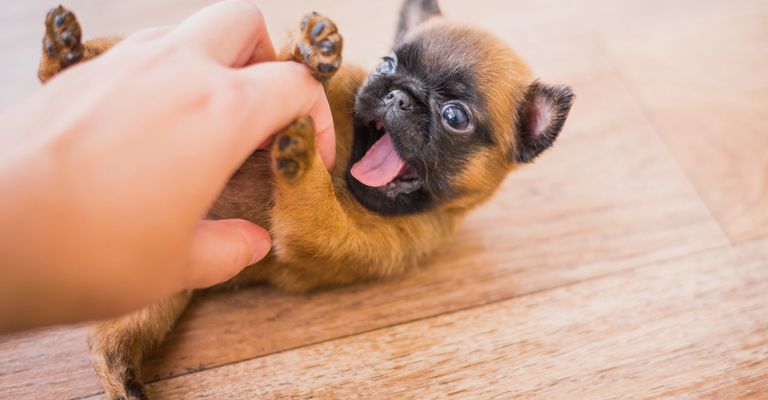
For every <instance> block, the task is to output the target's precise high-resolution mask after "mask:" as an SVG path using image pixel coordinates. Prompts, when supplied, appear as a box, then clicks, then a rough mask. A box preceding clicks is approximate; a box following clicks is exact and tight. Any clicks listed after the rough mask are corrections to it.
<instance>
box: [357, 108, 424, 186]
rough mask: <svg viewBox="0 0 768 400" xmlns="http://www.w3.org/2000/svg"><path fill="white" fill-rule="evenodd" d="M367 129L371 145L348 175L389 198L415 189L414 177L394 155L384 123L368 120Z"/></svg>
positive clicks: (417, 179) (398, 156)
mask: <svg viewBox="0 0 768 400" xmlns="http://www.w3.org/2000/svg"><path fill="white" fill-rule="evenodd" d="M368 130H369V132H368V134H369V135H370V136H371V138H372V140H371V142H372V143H373V144H372V145H371V147H369V148H368V149H367V150H366V152H365V155H364V156H363V157H362V158H361V159H360V160H359V161H357V162H356V163H355V164H354V165H352V169H351V170H350V173H351V174H352V176H353V177H354V178H355V179H357V180H358V181H359V182H360V183H362V184H364V185H366V186H370V187H375V188H380V190H382V191H383V192H384V193H385V194H386V195H387V196H388V197H392V198H394V197H396V196H397V195H399V194H405V193H411V192H413V191H416V190H418V189H419V188H420V187H421V180H420V179H419V176H418V174H416V171H414V170H413V169H412V168H410V167H409V166H408V164H406V163H405V161H403V159H402V158H401V157H400V154H398V153H397V149H395V144H394V143H393V142H392V136H391V135H390V133H389V132H388V131H387V130H386V129H385V127H384V124H383V123H382V122H381V121H380V120H375V121H371V122H370V123H369V124H368Z"/></svg>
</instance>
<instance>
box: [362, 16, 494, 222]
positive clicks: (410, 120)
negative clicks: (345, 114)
mask: <svg viewBox="0 0 768 400" xmlns="http://www.w3.org/2000/svg"><path fill="white" fill-rule="evenodd" d="M442 33H443V35H441V37H440V38H439V40H432V39H438V38H435V37H434V35H430V34H429V33H425V34H422V35H417V36H415V37H414V38H412V39H411V40H409V41H407V42H405V43H402V44H400V45H399V46H397V48H395V50H394V51H393V53H392V54H391V55H389V56H387V57H385V58H384V59H383V60H382V62H381V64H380V65H379V66H378V67H377V68H376V70H375V71H374V72H373V73H371V75H370V76H369V78H368V81H367V83H366V84H365V85H364V86H363V87H362V88H361V90H360V92H359V93H358V95H357V100H356V104H355V120H354V122H355V137H354V143H353V147H352V153H351V160H350V163H349V165H350V169H349V171H347V183H348V185H349V188H350V190H351V191H352V193H353V194H354V195H355V196H356V198H357V199H358V201H360V203H361V204H363V205H364V206H365V207H366V208H368V209H370V210H372V211H374V212H377V213H379V214H383V215H403V214H411V213H417V212H422V211H426V210H430V209H432V208H435V207H437V206H439V205H440V204H442V203H443V202H446V201H448V200H450V199H452V198H454V197H456V196H458V195H460V194H461V192H462V190H461V188H459V187H457V186H456V185H455V178H456V177H457V176H458V175H459V174H460V173H461V172H462V171H463V169H464V167H465V165H466V164H467V163H468V162H469V160H470V159H471V158H472V156H473V154H475V153H476V152H477V151H479V150H481V149H483V148H487V147H490V146H493V144H494V143H493V140H492V135H491V132H490V126H489V125H488V124H487V122H486V121H488V119H489V118H488V116H486V115H485V114H486V111H485V110H486V105H485V104H484V101H483V98H482V95H481V93H479V88H478V80H479V77H478V76H477V74H478V71H477V70H473V64H474V63H473V62H472V60H473V59H475V58H476V55H475V53H477V52H478V49H476V48H474V47H473V44H475V43H472V42H471V41H470V40H467V39H466V38H463V37H462V35H461V34H460V32H458V31H457V32H454V33H452V32H442ZM451 34H455V37H445V35H451ZM446 54H449V55H450V57H446V56H445V55H446Z"/></svg>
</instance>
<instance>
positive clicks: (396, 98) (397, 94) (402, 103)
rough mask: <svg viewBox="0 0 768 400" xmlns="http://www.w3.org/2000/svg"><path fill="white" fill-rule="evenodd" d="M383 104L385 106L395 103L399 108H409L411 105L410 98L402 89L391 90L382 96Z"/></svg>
mask: <svg viewBox="0 0 768 400" xmlns="http://www.w3.org/2000/svg"><path fill="white" fill-rule="evenodd" d="M384 104H386V105H387V106H393V105H395V104H396V105H397V106H398V107H399V108H400V109H401V110H410V109H411V107H412V104H411V98H410V97H409V96H408V94H407V93H405V92H403V91H402V90H397V89H396V90H393V91H391V92H389V94H387V96H386V97H385V98H384Z"/></svg>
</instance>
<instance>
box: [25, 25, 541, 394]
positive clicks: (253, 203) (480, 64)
mask: <svg viewBox="0 0 768 400" xmlns="http://www.w3.org/2000/svg"><path fill="white" fill-rule="evenodd" d="M59 12H62V11H61V10H59ZM51 18H52V17H51V15H49V18H48V19H47V21H46V27H47V33H46V35H47V36H46V37H48V38H49V39H48V40H53V41H56V40H58V38H57V36H56V35H57V34H60V32H58V31H56V29H58V28H55V27H53V26H52V25H51ZM318 21H323V22H325V23H327V24H328V25H329V27H327V28H326V29H327V32H324V33H323V35H322V37H321V38H319V39H323V38H331V39H332V40H333V41H335V43H336V44H337V46H338V52H337V53H335V54H334V55H332V56H319V55H318V54H317V52H316V51H315V52H312V51H307V48H306V47H307V46H311V45H312V43H311V42H312V40H311V38H310V37H309V36H308V35H307V32H308V29H310V28H311V26H312V25H313V24H315V23H317V22H318ZM307 24H308V25H309V27H305V29H304V30H303V31H302V33H301V34H300V35H298V40H297V42H295V43H291V44H289V45H288V46H286V48H285V49H284V50H283V51H282V53H281V55H280V59H283V60H297V61H300V62H303V63H305V64H307V65H308V66H309V67H310V68H311V69H312V71H313V72H314V73H315V74H316V76H317V77H318V78H319V79H321V80H325V88H326V93H327V96H328V99H329V102H330V105H331V109H332V112H333V118H334V123H335V129H336V134H337V141H336V142H337V148H336V151H337V157H336V159H337V164H336V167H335V169H334V172H333V173H332V174H329V173H328V171H327V170H326V169H325V167H324V166H323V164H322V161H321V160H320V157H319V155H318V153H317V151H316V149H315V147H314V146H315V144H314V135H315V131H314V127H313V126H312V122H311V120H308V119H306V118H304V119H300V120H299V121H297V122H296V123H294V124H293V125H292V126H291V127H289V128H288V129H287V130H286V131H284V132H282V133H281V134H280V135H278V136H277V137H276V138H275V140H274V145H273V149H272V151H271V152H269V151H257V152H256V153H254V154H253V155H252V156H251V157H250V158H249V159H248V161H247V162H246V163H245V164H244V165H243V166H242V167H241V168H240V170H239V171H238V172H237V173H236V174H235V175H234V176H233V177H232V179H231V180H230V182H229V183H228V185H227V186H226V188H225V189H224V191H223V192H222V194H221V196H220V197H219V199H218V201H217V202H216V204H215V205H214V206H213V208H212V209H211V210H210V213H209V217H210V218H213V219H224V218H244V219H247V220H250V221H253V222H255V223H257V224H259V225H262V226H265V227H267V228H268V229H269V231H270V232H271V235H272V238H273V244H274V245H273V249H272V252H271V254H270V255H269V256H268V257H267V258H266V259H265V260H263V261H262V262H260V263H258V264H256V265H255V266H252V267H249V268H248V269H246V270H244V271H243V272H242V273H241V274H240V275H239V276H238V277H236V278H234V279H233V280H232V281H230V282H228V283H227V284H225V285H229V286H235V285H241V284H248V283H252V282H268V283H270V284H273V285H276V286H278V287H280V288H283V289H286V290H290V291H307V290H312V289H315V288H320V287H327V286H334V285H343V284H350V283H354V282H360V281H368V280H375V279H381V278H386V277H390V276H394V275H397V274H401V273H403V272H405V271H407V270H409V269H412V268H414V267H416V266H418V264H419V263H420V262H422V261H423V260H424V259H425V257H427V256H428V255H429V254H430V253H431V252H433V250H434V249H435V248H436V247H437V246H438V245H439V244H440V243H441V241H442V240H443V239H444V238H446V237H447V236H449V235H450V234H451V233H452V232H453V231H454V229H455V227H456V226H457V224H458V223H459V221H460V220H461V219H462V217H463V216H464V215H465V214H466V212H467V211H469V210H470V209H472V208H473V207H475V206H477V205H478V204H480V203H481V202H483V201H485V200H486V199H487V198H489V197H490V196H491V194H492V193H493V192H494V191H495V189H496V188H497V187H498V186H499V184H500V183H501V181H502V179H503V178H504V176H506V174H507V173H508V172H509V171H510V170H512V169H514V168H515V163H514V162H512V161H510V160H508V157H507V154H509V151H510V150H509V149H510V148H514V146H515V143H514V137H515V132H514V130H515V126H516V124H517V121H516V119H517V109H518V105H519V103H520V102H521V101H523V98H524V97H525V93H526V89H527V87H528V86H529V85H530V84H531V83H532V82H533V75H532V74H531V72H530V71H529V69H528V68H527V66H526V65H525V64H524V62H523V61H522V60H520V59H519V58H518V57H517V56H516V55H515V54H514V53H513V52H512V51H511V50H510V49H509V48H508V47H507V46H506V45H504V44H503V43H502V42H501V41H499V40H497V39H495V38H493V37H492V36H490V35H488V34H486V33H483V32H482V31H478V30H470V29H467V28H464V27H460V26H457V25H454V24H451V23H448V22H446V21H445V20H444V19H442V18H439V17H437V18H431V19H430V20H429V21H428V22H426V23H424V24H422V25H421V26H419V27H418V28H417V29H418V30H419V31H435V32H436V34H439V33H437V32H441V31H450V30H456V29H459V30H461V31H462V34H465V35H472V38H473V39H474V40H475V41H476V42H477V43H478V46H479V48H480V49H481V50H482V51H481V52H479V53H478V55H477V59H475V60H472V62H474V63H475V64H476V68H477V69H478V70H479V73H478V75H479V76H482V77H483V80H482V81H481V82H478V85H479V87H480V92H481V93H484V94H485V96H486V99H485V100H486V102H487V103H488V104H489V107H490V112H489V113H488V115H490V117H489V118H490V119H491V123H492V124H493V126H494V129H493V132H494V134H495V137H494V138H493V139H494V141H495V142H496V143H497V146H494V147H492V148H489V149H485V150H482V151H478V153H477V154H475V155H474V156H473V158H472V160H471V162H470V163H469V165H468V166H467V168H465V169H464V172H463V173H462V174H460V176H458V177H457V178H456V180H455V182H454V184H455V185H456V186H457V187H459V188H461V189H464V191H466V193H467V195H464V196H459V197H457V198H456V199H455V200H453V201H451V202H448V203H446V204H443V205H442V206H440V207H439V208H437V209H434V210H432V211H429V212H425V213H420V214H413V215H406V216H395V217H392V216H389V217H384V216H380V215H378V214H374V213H372V212H370V211H369V210H367V209H366V208H364V207H363V206H362V205H360V203H358V202H357V200H356V199H355V198H354V197H353V196H352V194H351V193H350V192H349V191H348V189H347V184H346V181H345V177H344V171H346V170H347V165H345V164H346V163H347V160H348V158H349V154H350V151H351V145H352V139H353V128H352V125H353V124H352V115H351V110H353V109H354V102H355V93H356V92H357V89H358V88H359V87H360V86H361V85H362V84H363V82H364V80H365V79H366V74H365V72H364V71H363V70H361V69H359V68H356V67H348V66H344V67H341V68H340V69H339V70H338V71H337V72H336V73H335V74H333V73H331V74H328V73H319V72H318V65H319V64H320V63H326V64H328V63H336V66H337V67H338V64H339V63H340V61H341V55H340V53H341V44H342V43H341V36H340V35H339V34H338V32H336V28H335V25H333V23H331V22H330V21H328V20H326V19H324V18H323V17H321V16H319V15H316V14H312V15H309V16H307V17H306V18H305V20H304V22H303V25H307ZM75 25H77V22H76V20H75V19H74V16H73V15H72V17H71V21H69V22H67V24H65V26H64V28H67V27H70V28H72V27H74V26H75ZM77 29H78V31H79V25H77ZM60 30H61V29H59V31H60ZM118 40H119V39H96V40H92V41H88V42H84V43H83V44H82V47H83V51H82V57H81V60H87V59H89V58H92V57H95V56H97V55H98V54H101V53H102V52H104V51H106V50H107V49H108V48H109V47H111V46H112V45H114V44H115V43H117V42H118ZM65 50H66V49H65ZM58 51H60V49H57V52H58ZM56 56H57V57H51V54H50V52H48V51H46V49H45V46H44V50H43V59H42V62H41V64H40V69H39V77H40V79H41V81H46V80H48V79H50V78H51V77H52V76H53V75H55V74H56V73H58V72H59V71H61V70H62V69H63V68H64V67H65V66H64V65H62V62H61V61H60V57H58V56H59V54H58V53H57V54H56ZM446 56H447V57H451V55H450V54H448V55H446ZM436 61H437V62H439V60H436ZM467 61H468V62H469V61H470V60H467ZM331 75H332V77H331ZM509 77H516V78H515V79H509ZM191 296H192V294H191V293H190V292H183V293H179V294H176V295H174V296H172V297H171V298H169V299H167V300H165V301H163V302H161V303H158V304H156V305H153V306H151V307H148V308H145V309H143V310H141V311H138V312H135V313H133V314H130V315H128V316H125V317H123V318H119V319H115V320H112V321H108V322H105V323H102V324H100V325H98V326H97V327H95V328H94V330H93V331H92V333H91V335H90V337H89V340H88V344H89V348H90V350H91V352H92V357H93V360H94V365H95V368H96V370H97V372H98V374H99V376H100V377H101V380H102V383H103V384H104V387H105V390H106V394H107V396H108V397H110V398H122V399H133V398H136V399H141V398H145V395H144V393H143V390H142V387H141V384H140V383H139V382H138V381H139V378H140V377H139V370H140V364H141V360H142V359H143V358H144V357H145V356H146V355H147V354H148V353H149V352H150V351H151V350H152V349H153V348H154V347H156V346H157V345H158V344H160V343H161V342H162V341H163V339H164V338H165V336H166V334H167V332H168V331H169V330H170V329H171V328H172V327H173V324H174V323H175V321H176V320H177V319H178V317H179V316H180V315H181V313H182V312H183V311H184V309H185V308H186V306H187V305H188V303H189V300H190V298H191Z"/></svg>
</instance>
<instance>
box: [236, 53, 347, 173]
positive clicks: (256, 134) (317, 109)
mask: <svg viewBox="0 0 768 400" xmlns="http://www.w3.org/2000/svg"><path fill="white" fill-rule="evenodd" d="M234 73H235V74H237V76H239V79H241V80H242V86H243V87H244V88H246V90H247V93H248V95H247V97H248V100H247V101H246V102H243V104H242V106H243V107H244V109H243V112H242V114H241V115H242V116H243V117H244V120H243V121H242V123H243V124H244V128H243V131H244V133H245V134H246V135H247V136H244V137H242V138H239V139H238V140H237V141H238V142H239V143H240V146H241V147H242V148H243V150H245V151H247V152H248V153H244V155H245V156H247V155H248V154H249V153H250V151H252V149H254V148H256V147H259V146H260V145H262V144H263V143H265V142H266V141H267V140H269V137H270V136H271V135H274V134H276V133H278V132H279V131H280V130H282V129H283V128H285V127H287V126H288V125H290V124H291V123H292V122H293V121H295V120H296V119H297V118H299V117H302V116H305V115H309V116H311V117H312V119H313V120H314V123H315V129H316V131H317V141H316V143H317V148H318V151H319V152H320V157H321V158H322V160H323V164H325V166H326V168H328V169H331V168H332V167H333V165H334V161H335V157H336V133H335V131H334V126H333V117H332V116H331V109H330V106H329V104H328V99H327V98H326V97H325V91H324V90H323V86H322V85H321V84H320V83H319V82H318V81H317V80H315V78H313V77H312V75H311V74H310V73H309V70H308V69H307V68H306V67H304V66H303V65H301V64H297V63H294V62H274V63H262V64H258V65H253V66H251V67H247V68H243V69H240V70H237V71H234Z"/></svg>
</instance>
